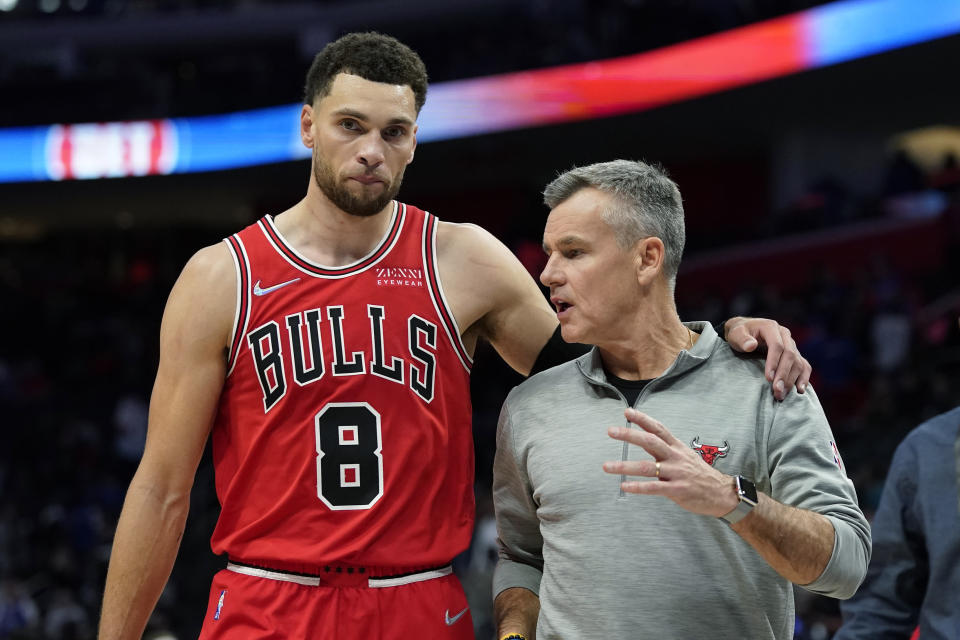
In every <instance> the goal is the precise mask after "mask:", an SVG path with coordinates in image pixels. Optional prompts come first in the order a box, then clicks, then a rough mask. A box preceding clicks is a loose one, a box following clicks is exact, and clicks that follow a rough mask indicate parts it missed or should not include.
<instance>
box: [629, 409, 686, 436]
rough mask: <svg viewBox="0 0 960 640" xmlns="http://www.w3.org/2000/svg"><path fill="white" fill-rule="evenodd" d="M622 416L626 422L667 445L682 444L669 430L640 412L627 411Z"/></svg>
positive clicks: (634, 410)
mask: <svg viewBox="0 0 960 640" xmlns="http://www.w3.org/2000/svg"><path fill="white" fill-rule="evenodd" d="M623 415H625V416H626V417H627V420H629V421H630V422H632V423H633V424H635V425H637V426H638V427H640V428H641V429H643V430H644V431H646V432H647V433H652V434H653V435H655V436H657V437H658V438H660V439H661V440H663V441H664V442H666V443H667V444H669V445H677V444H682V443H681V442H680V441H679V440H677V439H676V437H674V435H673V434H672V433H670V430H669V429H667V428H666V427H665V426H663V423H662V422H660V421H659V420H656V419H655V418H652V417H650V416H648V415H647V414H645V413H643V412H642V411H637V410H636V409H627V410H626V411H624V412H623Z"/></svg>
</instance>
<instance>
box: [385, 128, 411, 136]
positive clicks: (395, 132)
mask: <svg viewBox="0 0 960 640" xmlns="http://www.w3.org/2000/svg"><path fill="white" fill-rule="evenodd" d="M405 134H406V130H405V129H404V128H403V127H387V128H386V129H384V130H383V135H384V137H386V138H401V137H403V136H404V135H405Z"/></svg>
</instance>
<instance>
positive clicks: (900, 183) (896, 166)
mask: <svg viewBox="0 0 960 640" xmlns="http://www.w3.org/2000/svg"><path fill="white" fill-rule="evenodd" d="M925 182H926V180H925V179H924V177H923V171H922V170H921V169H920V167H919V166H918V165H917V163H916V162H914V161H913V159H912V158H911V157H910V154H908V153H907V152H906V151H905V150H904V149H897V151H896V153H894V154H893V160H891V162H890V167H889V168H888V169H887V175H886V180H885V181H884V186H883V195H884V196H898V195H901V194H904V193H916V192H917V191H922V190H923V188H924V186H925Z"/></svg>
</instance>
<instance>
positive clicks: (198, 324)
mask: <svg viewBox="0 0 960 640" xmlns="http://www.w3.org/2000/svg"><path fill="white" fill-rule="evenodd" d="M236 305H237V274H236V268H235V267H234V262H233V258H232V257H231V255H230V250H229V249H228V248H227V246H226V245H225V244H224V243H222V242H220V243H217V244H215V245H211V246H208V247H204V248H203V249H200V250H199V251H197V252H196V253H195V254H193V256H192V257H191V258H190V260H188V261H187V264H186V265H185V266H184V267H183V271H181V273H180V277H179V278H177V281H176V283H175V284H174V285H173V289H172V290H171V292H170V297H169V298H168V299H167V306H166V309H165V311H164V314H163V327H162V329H161V333H162V334H164V333H170V332H171V331H173V332H174V333H175V334H177V335H181V336H182V338H184V339H186V338H187V336H188V335H192V336H194V337H195V339H198V340H202V341H203V342H211V341H212V342H219V343H220V344H222V345H226V344H227V343H228V341H229V338H230V332H231V331H232V328H233V320H234V315H235V311H236ZM188 327H189V331H187V328H188Z"/></svg>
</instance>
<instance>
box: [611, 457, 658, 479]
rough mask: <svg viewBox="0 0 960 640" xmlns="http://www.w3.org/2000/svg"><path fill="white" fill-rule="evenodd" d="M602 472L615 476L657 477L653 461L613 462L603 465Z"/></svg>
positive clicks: (655, 463)
mask: <svg viewBox="0 0 960 640" xmlns="http://www.w3.org/2000/svg"><path fill="white" fill-rule="evenodd" d="M603 470H604V471H606V472H607V473H611V474H615V475H620V474H622V475H627V476H643V477H645V478H656V477H657V462H656V461H655V460H615V461H611V462H604V463H603Z"/></svg>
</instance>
